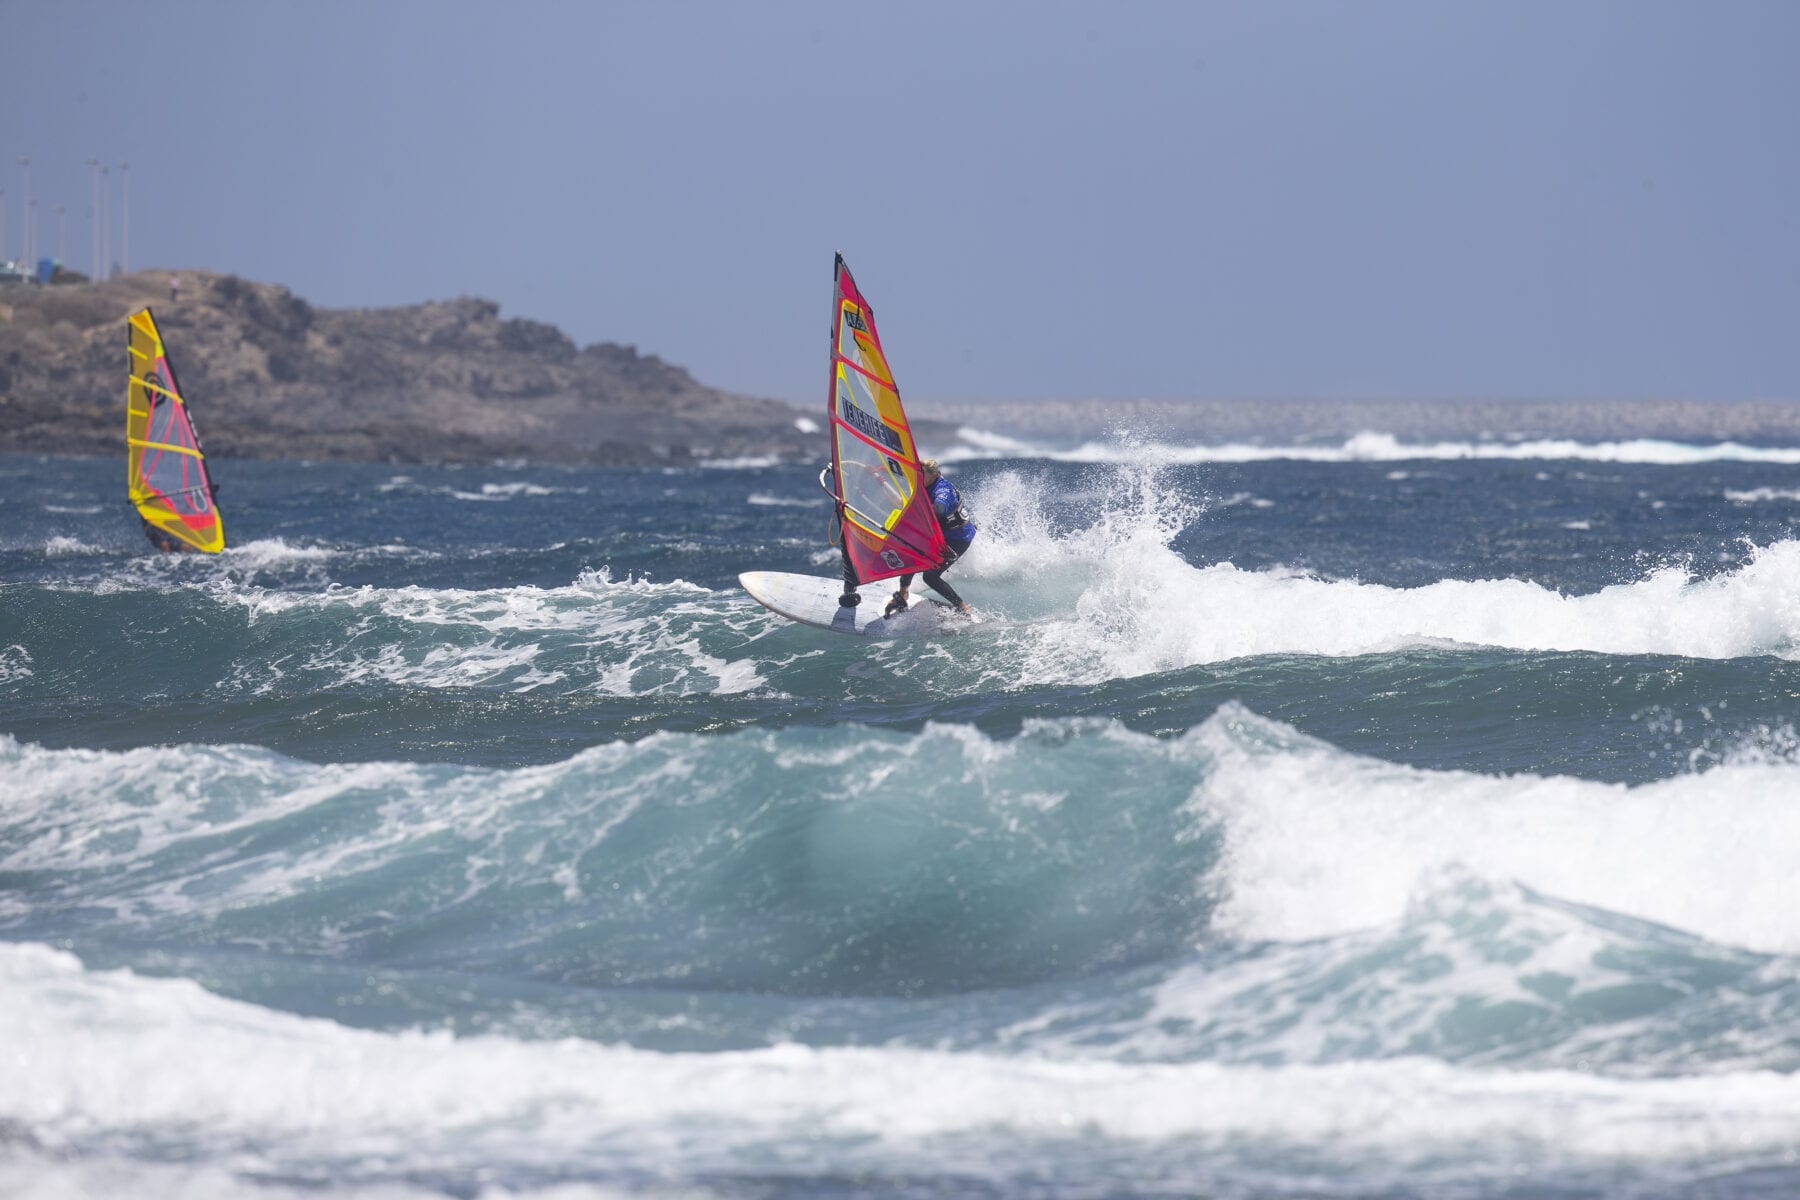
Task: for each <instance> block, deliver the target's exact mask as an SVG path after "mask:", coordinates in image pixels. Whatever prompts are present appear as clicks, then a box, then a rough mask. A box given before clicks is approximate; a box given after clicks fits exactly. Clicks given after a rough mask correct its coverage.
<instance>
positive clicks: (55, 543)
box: [44, 537, 100, 558]
mask: <svg viewBox="0 0 1800 1200" xmlns="http://www.w3.org/2000/svg"><path fill="white" fill-rule="evenodd" d="M98 553H100V547H98V546H90V545H88V544H87V543H86V542H84V541H82V540H81V539H80V538H72V537H53V538H51V539H50V540H49V541H47V542H45V543H44V554H45V555H46V556H47V557H50V558H60V557H62V556H64V555H69V554H98Z"/></svg>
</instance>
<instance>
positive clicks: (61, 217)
mask: <svg viewBox="0 0 1800 1200" xmlns="http://www.w3.org/2000/svg"><path fill="white" fill-rule="evenodd" d="M68 261H69V220H68V213H67V211H66V210H65V209H64V208H63V206H62V205H60V204H59V205H57V206H56V265H57V266H58V267H60V266H62V265H63V264H64V263H66V262H68Z"/></svg>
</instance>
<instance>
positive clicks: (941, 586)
mask: <svg viewBox="0 0 1800 1200" xmlns="http://www.w3.org/2000/svg"><path fill="white" fill-rule="evenodd" d="M925 586H926V587H928V588H930V589H931V590H932V591H934V592H936V593H937V594H938V595H940V596H942V597H943V598H944V599H946V600H948V601H949V602H950V603H952V604H954V605H956V607H958V608H962V609H966V608H968V607H969V606H968V605H967V604H965V603H963V598H962V597H961V596H959V595H957V594H956V589H955V588H953V587H951V586H950V585H949V584H948V583H946V582H944V570H943V568H942V567H939V568H938V569H937V570H935V571H927V572H925Z"/></svg>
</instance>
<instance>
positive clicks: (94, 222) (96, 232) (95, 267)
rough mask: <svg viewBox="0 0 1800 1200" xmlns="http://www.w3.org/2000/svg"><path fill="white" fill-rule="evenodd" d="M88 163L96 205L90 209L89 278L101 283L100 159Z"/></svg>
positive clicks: (92, 159) (91, 159)
mask: <svg viewBox="0 0 1800 1200" xmlns="http://www.w3.org/2000/svg"><path fill="white" fill-rule="evenodd" d="M87 165H88V167H89V168H90V170H89V172H88V173H89V174H90V175H92V176H93V177H94V206H93V208H91V209H89V210H88V216H89V217H90V218H91V220H90V223H89V228H88V233H89V236H90V237H91V238H92V240H93V257H92V258H91V259H89V260H88V261H89V262H90V263H91V264H92V265H91V266H90V267H89V268H88V278H89V280H90V281H91V282H93V283H99V282H100V160H99V159H97V158H90V159H88V160H87Z"/></svg>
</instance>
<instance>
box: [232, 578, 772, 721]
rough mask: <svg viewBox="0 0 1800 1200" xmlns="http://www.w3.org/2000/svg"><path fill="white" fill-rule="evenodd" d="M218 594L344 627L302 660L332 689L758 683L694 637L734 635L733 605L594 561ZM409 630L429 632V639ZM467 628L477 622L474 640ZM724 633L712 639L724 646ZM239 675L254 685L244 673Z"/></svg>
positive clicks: (653, 688) (255, 608) (682, 690)
mask: <svg viewBox="0 0 1800 1200" xmlns="http://www.w3.org/2000/svg"><path fill="white" fill-rule="evenodd" d="M220 595H221V596H222V597H223V598H225V599H226V600H228V601H230V602H235V603H238V604H241V605H243V606H244V608H245V609H246V610H248V613H249V619H250V621H251V623H253V624H254V623H256V622H259V621H263V620H267V619H270V618H284V617H288V616H290V615H292V614H302V615H304V614H310V613H318V614H322V615H327V614H328V615H330V616H332V617H333V618H335V620H336V621H337V622H338V623H339V624H341V625H342V627H343V633H342V634H341V635H339V636H327V637H325V638H323V639H320V640H319V642H318V644H317V645H315V646H314V647H313V648H312V649H311V650H310V651H309V652H308V654H307V656H306V658H305V659H304V660H303V661H302V662H301V664H300V665H301V666H302V667H303V668H304V669H307V670H309V671H314V672H319V673H322V674H324V675H326V676H327V677H329V678H330V679H331V683H330V685H329V686H333V687H338V686H349V685H353V684H358V683H366V682H370V681H374V680H380V681H386V682H389V683H396V684H402V685H405V686H410V687H424V688H459V687H506V688H508V689H509V690H513V691H521V692H523V691H530V690H533V689H536V688H538V687H544V686H549V685H552V684H558V685H562V686H563V687H564V689H565V690H577V691H580V690H592V691H597V692H601V693H605V694H610V695H653V694H668V695H683V694H687V693H689V692H695V691H706V692H714V693H728V692H742V691H749V690H752V689H754V688H757V687H760V686H762V685H763V683H764V682H765V681H764V679H763V677H762V676H761V674H759V672H758V671H757V669H756V666H755V664H754V662H752V661H750V660H746V659H741V658H737V657H732V656H728V655H724V654H720V653H717V652H715V651H714V650H708V649H706V648H704V647H702V645H701V642H700V637H701V635H702V634H703V633H713V634H718V633H721V632H722V633H723V634H724V635H725V638H730V639H732V640H735V639H736V632H735V631H736V630H737V629H738V628H739V627H740V625H741V617H740V616H739V615H737V614H736V613H734V611H733V610H734V608H738V607H741V606H736V605H735V604H733V603H728V602H725V601H721V600H715V599H714V598H713V595H714V594H713V593H712V592H710V591H709V590H708V589H706V588H703V587H699V586H697V585H694V584H690V583H686V582H684V581H682V580H679V579H677V580H672V581H669V582H666V583H659V582H654V581H651V580H647V579H638V578H635V577H628V578H626V579H623V580H614V579H613V578H612V575H611V572H610V571H609V570H607V569H605V568H601V569H599V570H596V571H587V572H584V573H583V574H582V575H581V576H580V577H579V578H578V579H577V580H576V581H575V582H574V583H573V584H570V585H568V586H565V587H560V588H539V587H532V586H529V585H526V586H520V587H511V588H490V589H480V590H463V589H456V588H422V587H404V588H377V587H359V588H343V587H333V588H328V589H326V590H325V591H323V592H296V591H277V590H270V589H263V588H248V587H234V588H230V589H228V590H225V591H222V592H221V593H220ZM408 627H425V628H429V629H433V630H436V631H437V632H436V633H434V634H433V635H432V636H433V640H432V641H429V642H427V641H422V640H421V638H420V637H419V636H418V635H417V634H416V633H413V632H410V631H409V630H408ZM469 631H480V634H481V635H482V636H481V637H480V640H471V639H470V638H469V637H468V636H467V633H468V632H469ZM725 638H721V639H720V648H723V647H724V646H726V645H728V644H729V642H727V641H726V640H725ZM526 639H529V640H526ZM545 655H550V656H552V658H553V661H552V663H551V664H549V665H547V666H546V665H540V662H539V660H540V658H541V657H542V656H545ZM280 666H281V664H270V667H269V669H270V670H274V669H278V668H280ZM238 682H240V683H242V684H243V685H244V686H248V687H250V688H251V689H252V690H255V689H256V688H257V686H258V685H257V684H256V682H255V681H254V680H253V679H250V678H248V677H242V678H240V679H239V681H238Z"/></svg>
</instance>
